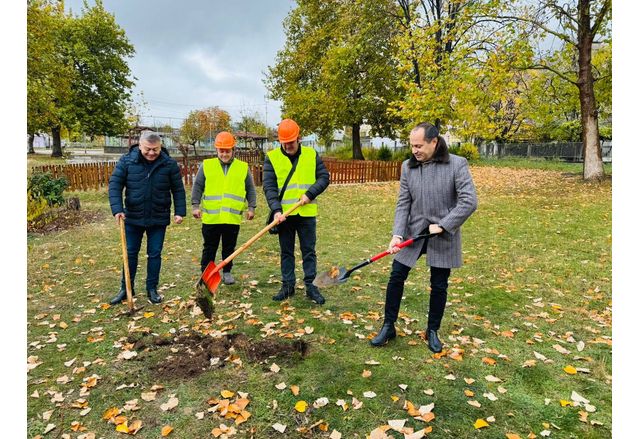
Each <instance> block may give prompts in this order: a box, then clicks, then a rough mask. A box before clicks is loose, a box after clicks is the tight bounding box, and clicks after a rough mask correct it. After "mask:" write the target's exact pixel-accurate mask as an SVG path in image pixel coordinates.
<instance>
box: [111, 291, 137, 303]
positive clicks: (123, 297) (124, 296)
mask: <svg viewBox="0 0 640 439" xmlns="http://www.w3.org/2000/svg"><path fill="white" fill-rule="evenodd" d="M131 295H132V296H135V295H136V293H135V291H132V292H131ZM123 300H127V290H125V289H124V288H120V291H119V292H118V294H117V295H116V296H115V297H114V298H113V299H111V301H110V302H109V303H110V304H111V305H117V304H119V303H120V302H122V301H123Z"/></svg>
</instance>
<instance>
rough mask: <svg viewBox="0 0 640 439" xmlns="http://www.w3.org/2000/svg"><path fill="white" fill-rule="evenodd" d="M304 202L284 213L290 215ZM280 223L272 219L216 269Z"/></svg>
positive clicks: (219, 268) (217, 268) (220, 268)
mask: <svg viewBox="0 0 640 439" xmlns="http://www.w3.org/2000/svg"><path fill="white" fill-rule="evenodd" d="M303 204H304V203H303V201H302V200H300V201H298V202H297V203H296V204H294V205H293V206H292V207H291V209H289V210H287V211H286V212H285V213H283V215H284V216H285V217H287V216H289V215H290V214H291V213H292V212H293V211H294V210H296V209H297V208H298V207H300V206H302V205H303ZM277 225H278V220H277V219H274V220H273V221H271V223H269V224H268V225H267V226H266V227H265V228H263V229H262V230H260V231H259V232H258V233H256V234H255V235H253V236H252V237H251V238H250V239H249V240H248V241H247V242H245V243H244V244H242V245H241V246H240V248H238V249H237V250H236V251H234V252H233V253H231V254H230V255H229V256H228V257H227V258H226V259H225V260H224V261H222V262H220V264H219V265H216V269H215V271H214V273H215V272H217V271H220V270H222V267H224V266H225V265H227V264H228V263H229V262H231V261H232V260H233V258H235V257H236V256H238V255H239V254H240V253H242V252H243V251H245V250H246V249H247V248H249V246H250V245H251V244H253V243H254V242H256V241H257V240H258V239H260V237H261V236H262V235H264V234H265V233H267V232H268V231H269V230H271V228H272V227H273V226H277Z"/></svg>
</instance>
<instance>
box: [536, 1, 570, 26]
mask: <svg viewBox="0 0 640 439" xmlns="http://www.w3.org/2000/svg"><path fill="white" fill-rule="evenodd" d="M544 7H547V8H551V9H553V10H555V11H557V12H559V13H560V15H562V16H563V17H565V18H566V19H568V20H569V22H568V23H567V24H568V26H569V27H570V28H571V30H573V31H574V32H578V28H577V26H578V20H577V19H576V17H574V16H573V15H571V14H569V12H567V11H566V10H565V9H564V8H563V7H562V6H560V5H559V4H557V3H556V2H555V1H547V2H546V3H545V5H544ZM574 24H575V26H574Z"/></svg>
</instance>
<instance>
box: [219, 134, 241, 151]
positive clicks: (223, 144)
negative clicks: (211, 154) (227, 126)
mask: <svg viewBox="0 0 640 439" xmlns="http://www.w3.org/2000/svg"><path fill="white" fill-rule="evenodd" d="M215 145H216V148H220V149H231V148H233V147H234V146H235V145H236V138H235V137H233V134H231V133H230V132H229V131H220V132H219V133H218V135H217V136H216V143H215Z"/></svg>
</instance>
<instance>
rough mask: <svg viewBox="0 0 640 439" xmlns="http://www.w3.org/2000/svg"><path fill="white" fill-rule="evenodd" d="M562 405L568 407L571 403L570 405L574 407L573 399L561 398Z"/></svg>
mask: <svg viewBox="0 0 640 439" xmlns="http://www.w3.org/2000/svg"><path fill="white" fill-rule="evenodd" d="M560 405H561V406H562V407H566V406H568V405H570V406H572V407H573V401H567V400H566V399H561V400H560Z"/></svg>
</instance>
